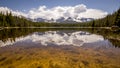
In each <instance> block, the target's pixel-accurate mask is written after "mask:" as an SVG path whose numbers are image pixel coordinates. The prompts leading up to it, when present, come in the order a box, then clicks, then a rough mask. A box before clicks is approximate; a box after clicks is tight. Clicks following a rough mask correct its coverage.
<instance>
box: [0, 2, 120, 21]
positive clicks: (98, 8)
mask: <svg viewBox="0 0 120 68" xmlns="http://www.w3.org/2000/svg"><path fill="white" fill-rule="evenodd" d="M119 3H120V1H119V0H99V1H97V0H89V1H87V0H59V1H58V0H20V1H19V0H0V12H5V11H8V12H10V11H11V12H12V13H13V15H17V16H19V15H22V16H25V17H29V18H32V19H34V18H43V19H48V20H50V19H51V18H54V19H58V18H61V17H64V18H68V17H72V18H83V17H84V18H95V19H98V18H103V17H105V16H106V15H107V14H108V13H112V12H113V11H116V10H117V9H118V8H119V6H120V5H119Z"/></svg>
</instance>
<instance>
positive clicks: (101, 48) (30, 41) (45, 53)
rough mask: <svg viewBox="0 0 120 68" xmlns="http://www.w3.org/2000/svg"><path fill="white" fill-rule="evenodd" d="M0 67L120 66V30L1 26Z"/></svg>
mask: <svg viewBox="0 0 120 68" xmlns="http://www.w3.org/2000/svg"><path fill="white" fill-rule="evenodd" d="M0 68H120V30H115V31H114V30H109V29H104V28H88V29H87V28H11V29H10V28H8V29H1V30H0Z"/></svg>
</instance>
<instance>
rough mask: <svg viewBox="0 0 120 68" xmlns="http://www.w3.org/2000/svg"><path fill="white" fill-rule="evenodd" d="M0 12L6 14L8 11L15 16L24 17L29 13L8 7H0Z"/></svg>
mask: <svg viewBox="0 0 120 68" xmlns="http://www.w3.org/2000/svg"><path fill="white" fill-rule="evenodd" d="M0 12H1V13H3V14H6V13H7V12H8V13H10V12H11V13H12V15H13V16H24V17H27V14H25V13H23V12H20V11H18V10H16V11H13V10H11V9H9V8H7V7H0Z"/></svg>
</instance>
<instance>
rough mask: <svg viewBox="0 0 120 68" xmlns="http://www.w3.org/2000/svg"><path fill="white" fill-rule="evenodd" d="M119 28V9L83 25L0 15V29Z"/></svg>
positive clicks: (10, 14) (8, 14)
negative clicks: (34, 20)
mask: <svg viewBox="0 0 120 68" xmlns="http://www.w3.org/2000/svg"><path fill="white" fill-rule="evenodd" d="M112 26H118V27H120V9H118V10H117V11H116V12H114V13H113V14H109V15H107V16H106V17H105V18H102V19H97V20H93V21H89V22H83V23H69V24H68V23H45V22H32V21H30V20H27V19H26V18H25V17H22V16H21V17H18V16H13V15H12V13H6V15H5V14H3V13H0V27H112Z"/></svg>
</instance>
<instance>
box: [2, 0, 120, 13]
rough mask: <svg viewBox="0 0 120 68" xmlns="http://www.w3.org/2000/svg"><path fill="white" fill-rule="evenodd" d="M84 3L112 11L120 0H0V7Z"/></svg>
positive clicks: (11, 7)
mask: <svg viewBox="0 0 120 68" xmlns="http://www.w3.org/2000/svg"><path fill="white" fill-rule="evenodd" d="M78 4H84V5H86V6H87V8H94V9H100V10H103V11H107V12H108V13H112V12H114V11H116V10H117V9H118V8H119V7H120V0H0V7H1V6H2V7H8V8H10V9H12V10H19V11H23V10H26V12H27V11H29V10H30V9H32V8H38V7H39V6H43V5H45V6H47V8H52V7H55V6H75V5H78Z"/></svg>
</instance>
